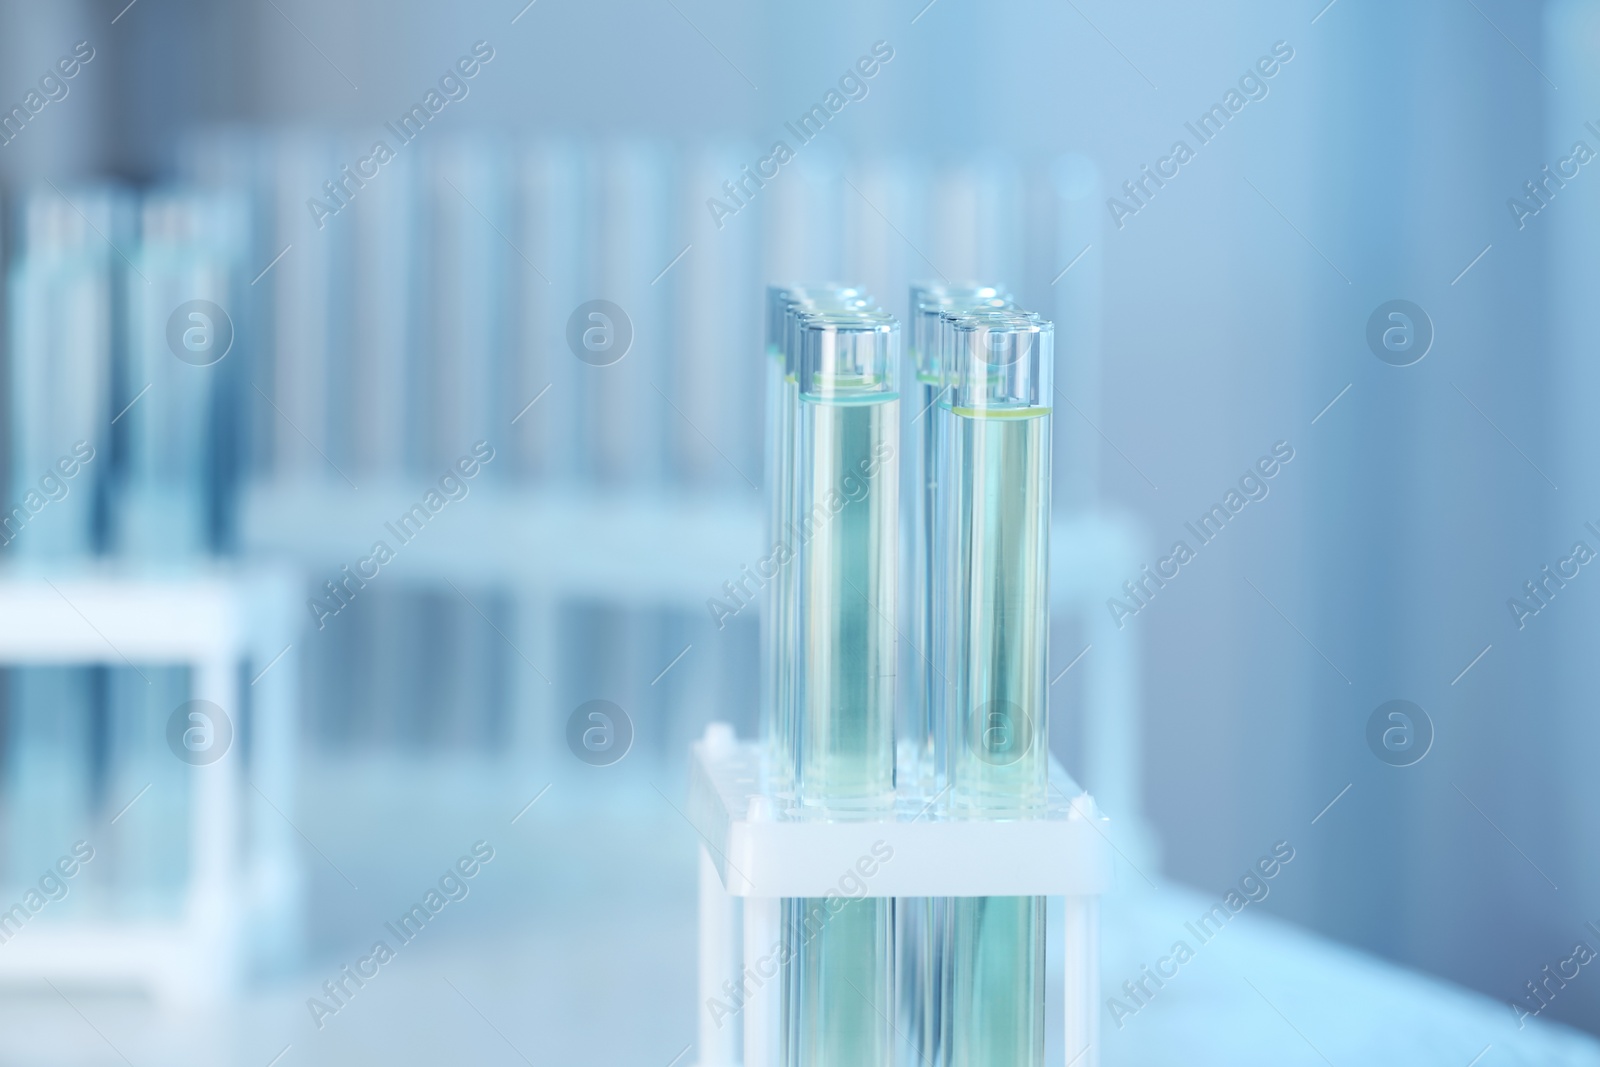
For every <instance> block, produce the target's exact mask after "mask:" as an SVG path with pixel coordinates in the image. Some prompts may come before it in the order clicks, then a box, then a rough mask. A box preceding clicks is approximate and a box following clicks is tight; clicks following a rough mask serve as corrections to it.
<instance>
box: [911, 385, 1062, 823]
mask: <svg viewBox="0 0 1600 1067" xmlns="http://www.w3.org/2000/svg"><path fill="white" fill-rule="evenodd" d="M1034 410H1036V411H1037V414H1033V415H1030V416H1023V417H1016V416H1010V417H994V416H989V417H971V416H968V415H966V414H963V413H961V412H958V411H952V410H950V409H949V408H942V409H941V415H942V416H944V420H945V421H944V430H945V432H947V433H949V434H950V438H949V440H948V442H947V455H948V457H949V462H948V466H949V469H948V470H947V471H946V472H945V477H947V478H949V479H950V484H949V487H948V489H949V491H948V492H947V494H946V499H945V502H944V503H945V506H946V507H948V508H951V509H953V511H952V513H950V514H947V515H946V516H945V522H944V526H943V529H944V530H946V531H948V538H949V540H950V543H949V544H948V545H942V546H941V548H940V552H941V559H940V565H941V566H943V567H947V568H949V570H948V573H947V577H948V585H947V586H946V588H947V590H948V602H947V603H943V604H941V605H940V607H939V614H940V616H941V620H942V621H941V625H942V626H944V628H945V629H946V635H947V639H946V643H945V656H944V662H943V675H944V677H943V678H942V679H941V680H942V681H943V682H944V683H945V686H946V689H945V691H946V694H947V696H948V700H949V704H948V707H947V709H946V710H947V713H948V719H947V729H948V738H947V744H948V746H949V761H950V762H949V765H950V784H951V797H952V801H953V803H954V804H955V805H956V806H957V807H958V808H967V809H982V810H984V811H988V812H992V813H996V814H1005V813H1008V812H1020V811H1025V810H1029V809H1037V808H1040V807H1042V806H1043V805H1044V802H1045V790H1046V788H1047V786H1048V782H1049V722H1048V718H1047V712H1048V708H1047V703H1046V701H1047V689H1048V681H1047V679H1046V673H1047V666H1046V655H1047V649H1048V643H1049V625H1050V616H1049V599H1048V597H1049V540H1048V534H1049V521H1050V420H1049V418H1048V410H1047V409H1043V410H1041V409H1034Z"/></svg>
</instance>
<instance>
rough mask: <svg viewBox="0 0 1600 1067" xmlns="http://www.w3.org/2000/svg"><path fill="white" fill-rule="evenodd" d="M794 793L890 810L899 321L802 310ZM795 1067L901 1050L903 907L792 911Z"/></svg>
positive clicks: (834, 902) (880, 1057) (870, 1059)
mask: <svg viewBox="0 0 1600 1067" xmlns="http://www.w3.org/2000/svg"><path fill="white" fill-rule="evenodd" d="M795 320H796V326H797V330H796V334H797V338H798V340H799V348H798V353H799V358H798V360H797V362H796V369H797V371H798V374H797V384H798V387H799V398H800V406H799V417H798V421H797V428H798V431H799V433H798V437H797V442H796V447H797V456H796V459H797V464H796V483H795V488H796V492H795V516H794V517H795V524H796V527H797V535H798V546H799V547H798V550H797V557H796V563H797V570H798V572H799V579H800V581H799V596H798V600H797V603H796V608H797V619H798V634H797V636H798V638H799V641H798V649H797V653H798V654H797V664H798V676H797V682H798V690H797V695H798V697H799V712H800V732H799V744H800V752H799V756H800V761H799V792H800V799H801V802H802V804H804V805H806V806H808V807H810V808H812V809H814V810H815V811H817V812H818V813H819V814H821V815H825V816H827V817H830V818H840V817H843V818H849V817H852V816H854V817H861V816H864V815H869V814H872V813H875V812H885V811H888V810H891V809H892V806H893V803H894V696H895V685H894V682H895V678H894V667H895V659H894V657H895V653H896V645H895V637H896V632H895V627H894V622H893V618H894V611H895V603H896V601H895V593H896V577H897V574H896V571H897V562H898V537H899V528H898V521H897V520H898V514H899V501H898V496H897V491H898V486H899V478H898V474H899V468H898V451H899V450H898V442H899V394H898V392H897V379H898V375H897V371H898V368H897V360H898V357H899V326H898V324H897V323H896V322H895V321H894V319H893V318H892V317H890V316H888V315H887V314H885V313H883V312H881V311H845V312H826V311H821V312H813V313H810V314H804V315H797V316H796V317H795ZM787 910H788V923H787V925H786V930H787V934H788V936H789V938H790V945H791V948H792V951H793V959H794V961H795V962H794V971H793V976H792V996H793V1002H792V1008H791V1012H790V1016H789V1018H790V1025H789V1028H788V1029H789V1033H790V1038H791V1044H790V1046H789V1047H790V1051H791V1057H790V1062H791V1063H792V1064H793V1065H794V1067H835V1065H838V1064H851V1063H862V1064H868V1063H871V1064H882V1063H890V1062H892V1059H893V1056H894V1026H893V1022H892V1015H891V1013H892V1012H893V1010H894V1001H893V995H894V901H893V900H891V899H888V898H881V897H877V898H874V897H862V898H859V899H845V898H837V897H835V898H801V899H796V900H793V901H790V902H789V907H788V909H787Z"/></svg>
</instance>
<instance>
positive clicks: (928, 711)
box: [905, 382, 943, 787]
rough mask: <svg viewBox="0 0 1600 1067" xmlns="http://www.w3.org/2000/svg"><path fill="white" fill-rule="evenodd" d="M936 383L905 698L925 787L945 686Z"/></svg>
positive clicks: (925, 438) (918, 494) (916, 468)
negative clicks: (939, 638) (939, 639)
mask: <svg viewBox="0 0 1600 1067" xmlns="http://www.w3.org/2000/svg"><path fill="white" fill-rule="evenodd" d="M939 391H940V390H939V386H938V384H937V383H931V384H930V383H928V382H920V383H919V385H918V387H917V410H918V411H919V412H921V415H920V416H919V417H918V419H917V427H916V431H917V432H916V450H915V453H914V454H913V456H912V459H911V463H912V466H913V469H912V472H911V479H912V482H913V491H912V495H911V500H912V505H911V506H912V516H911V576H912V578H911V580H912V581H913V582H914V583H915V586H914V588H913V591H912V610H913V612H914V615H913V618H914V620H915V622H914V625H915V627H916V629H915V630H914V634H915V638H914V639H915V641H916V648H915V650H914V651H913V652H912V654H911V659H912V661H913V663H914V667H915V671H914V674H913V676H912V677H913V680H914V684H911V685H908V686H907V687H906V688H907V689H908V690H909V692H908V693H906V694H905V697H906V703H907V705H908V707H909V709H910V713H909V714H908V716H907V719H908V731H907V735H906V736H907V739H908V740H909V741H910V742H911V745H912V751H913V752H914V753H915V756H916V763H915V768H916V772H917V777H918V779H919V784H921V785H923V786H924V787H927V786H930V785H932V784H933V782H934V777H935V774H936V772H937V768H938V759H939V753H940V751H941V750H942V748H943V743H942V742H941V741H940V740H939V738H938V735H939V732H940V727H941V725H942V723H943V718H942V715H941V712H940V707H939V703H940V702H939V699H938V697H939V694H940V693H941V692H942V686H941V685H940V682H939V675H938V673H937V672H936V670H935V669H934V659H935V657H936V656H937V653H936V652H935V650H934V636H933V635H934V630H933V615H934V606H933V589H934V581H935V575H934V560H935V559H937V558H938V557H937V556H936V555H935V553H934V547H933V537H934V527H935V524H936V522H937V517H938V511H937V496H938V489H939V466H938V453H937V442H938V430H939V423H940V417H939V415H940V413H939V411H938V410H937V408H936V407H935V405H934V398H935V397H937V396H938V395H939Z"/></svg>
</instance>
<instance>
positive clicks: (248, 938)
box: [0, 565, 305, 1004]
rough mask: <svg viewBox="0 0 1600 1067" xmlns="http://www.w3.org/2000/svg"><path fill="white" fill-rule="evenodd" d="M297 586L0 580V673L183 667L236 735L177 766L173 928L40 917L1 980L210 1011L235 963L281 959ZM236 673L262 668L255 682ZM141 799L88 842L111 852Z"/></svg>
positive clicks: (79, 573) (95, 572)
mask: <svg viewBox="0 0 1600 1067" xmlns="http://www.w3.org/2000/svg"><path fill="white" fill-rule="evenodd" d="M298 588H299V587H298V582H297V581H296V580H295V579H294V578H293V577H292V576H290V575H287V574H285V573H281V572H274V571H265V570H259V569H257V570H250V571H239V570H231V569H203V570H202V569H197V570H192V571H184V572H178V573H155V572H152V571H148V570H140V569H128V568H121V567H114V566H109V565H108V566H103V567H88V566H85V567H82V568H77V569H74V570H72V571H66V572H64V571H63V570H60V569H57V570H52V571H51V572H50V573H49V574H48V575H46V574H43V573H40V572H38V571H20V570H17V569H14V568H13V569H11V570H9V571H7V572H5V573H4V574H3V575H0V603H3V604H5V605H6V610H5V611H4V612H0V663H3V664H5V665H8V666H9V665H27V666H42V665H68V666H86V665H93V664H109V665H116V666H128V667H132V668H133V669H135V670H137V669H138V668H137V666H136V665H137V664H144V665H146V666H156V665H161V666H169V665H175V666H186V667H188V668H189V669H190V671H191V675H190V678H191V681H190V698H191V699H194V700H206V701H210V702H211V703H213V704H216V705H217V706H218V707H220V708H222V709H224V712H225V713H226V714H227V715H228V716H229V718H230V720H231V726H232V729H231V739H230V741H229V747H228V749H227V750H226V751H225V752H224V753H223V755H222V756H221V757H220V758H217V759H216V760H215V761H213V762H210V763H206V764H203V765H198V766H190V767H187V768H186V770H187V771H188V775H187V777H188V791H189V801H188V804H187V812H188V825H187V830H186V849H185V851H186V857H185V858H186V864H187V877H186V884H185V886H184V890H183V893H182V899H181V903H180V907H179V912H178V916H177V918H176V919H175V920H172V921H162V920H159V919H133V920H121V919H117V918H114V917H107V916H103V915H96V914H91V915H87V916H80V917H78V918H76V919H75V920H74V921H72V922H59V923H57V922H51V921H50V919H51V915H50V913H49V912H48V911H46V912H44V913H43V915H42V916H41V917H40V919H38V920H37V921H30V922H29V923H28V924H27V925H25V926H23V927H22V928H21V929H20V930H19V931H17V932H16V933H14V934H13V935H12V936H11V938H10V940H8V941H7V943H6V945H5V949H4V951H3V952H0V983H5V984H11V983H22V982H30V983H31V982H36V981H38V980H39V979H41V978H43V979H48V980H50V981H52V982H56V983H59V984H64V985H68V986H74V987H79V988H84V987H87V988H93V989H124V988H127V987H129V986H132V987H135V988H139V989H142V990H144V991H146V992H147V993H149V994H151V995H153V996H154V997H156V998H157V999H159V1000H162V1001H166V1002H170V1003H177V1004H197V1003H211V1002H217V1001H220V1000H224V999H226V998H227V997H228V996H229V995H230V994H231V993H232V992H233V990H234V989H235V988H236V987H237V986H238V984H239V981H240V979H241V977H242V976H243V974H244V972H245V970H246V968H248V967H250V966H251V965H253V964H262V963H269V962H276V960H275V959H274V957H278V958H280V959H281V957H282V955H283V954H284V953H289V952H292V951H293V941H294V938H295V937H296V936H297V934H298V932H299V931H300V929H301V926H302V923H301V918H302V917H301V915H300V912H301V910H302V909H303V906H304V905H303V897H304V892H305V885H304V874H303V872H302V871H301V868H300V862H299V848H298V844H297V842H296V841H295V830H294V828H293V826H292V824H291V823H290V821H289V820H291V819H292V818H293V817H294V816H293V806H292V805H293V797H294V758H295V749H296V744H295V728H296V721H297V717H296V714H295V712H296V706H295V705H296V700H297V696H298V692H297V689H298V678H297V674H296V672H297V669H298V666H297V657H296V656H295V655H294V653H293V652H292V651H288V650H287V646H289V645H291V643H292V642H293V641H295V640H296V638H297V633H296V631H297V627H298V622H297V620H296V619H295V617H294V611H295V608H296V603H295V600H296V594H297V592H298ZM269 664H270V669H268V667H269ZM246 665H253V667H252V668H251V669H253V670H254V671H256V672H259V673H257V674H255V675H254V677H253V681H252V679H251V677H249V676H247V675H246V674H245V670H246ZM246 690H248V691H249V698H248V706H249V709H250V712H249V715H248V717H247V716H245V715H243V714H241V711H242V709H243V708H244V707H245V706H246V697H245V692H246ZM149 725H151V724H147V726H149ZM162 725H163V726H164V725H165V723H163V724H162ZM216 736H218V737H220V736H221V735H220V733H219V734H218V735H216ZM163 755H165V754H163ZM167 758H170V759H172V760H173V761H174V762H175V763H177V762H180V761H179V759H178V757H177V755H175V754H174V755H172V756H170V757H167ZM152 784H153V783H152ZM163 784H165V783H163ZM139 796H143V793H140V794H139ZM139 796H136V797H131V798H128V799H127V806H126V807H124V808H123V810H122V811H119V812H117V813H116V814H115V815H113V816H111V818H110V820H109V821H108V822H107V823H105V824H103V825H102V826H100V827H98V828H97V829H98V830H99V832H100V835H103V836H98V837H97V838H96V839H95V840H91V841H90V845H91V846H98V847H97V851H99V852H101V853H102V854H103V853H105V852H106V851H108V846H109V845H110V844H111V843H112V842H113V841H114V839H115V838H116V836H117V835H118V834H119V833H123V832H126V831H127V830H128V829H129V827H128V825H126V824H125V825H123V826H122V827H118V826H117V825H116V822H117V821H118V820H120V819H121V818H122V817H123V815H124V814H132V813H137V811H138V809H137V808H136V807H135V806H134V805H135V804H136V803H137V802H138V800H139ZM258 799H259V800H265V801H266V804H265V805H263V804H262V803H260V802H256V801H258ZM118 803H119V804H120V803H121V801H120V800H119V801H118ZM150 803H151V801H146V804H150ZM14 814H16V815H19V816H20V817H23V818H26V817H28V813H26V812H20V813H14ZM39 814H42V813H34V815H35V816H37V815H39ZM131 821H132V820H131V819H130V822H131ZM67 844H68V843H67V842H62V847H63V848H65V846H66V845H67ZM103 865H104V861H102V866H103ZM80 877H81V876H80ZM8 903H9V902H8Z"/></svg>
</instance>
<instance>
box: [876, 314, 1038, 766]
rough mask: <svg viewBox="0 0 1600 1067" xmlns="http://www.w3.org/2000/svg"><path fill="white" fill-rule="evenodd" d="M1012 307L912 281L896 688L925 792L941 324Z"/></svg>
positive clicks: (934, 749)
mask: <svg viewBox="0 0 1600 1067" xmlns="http://www.w3.org/2000/svg"><path fill="white" fill-rule="evenodd" d="M1010 306H1011V300H1010V297H1009V296H1008V295H1007V294H1006V292H1005V291H1004V290H1003V289H1001V288H1000V287H999V286H994V285H969V286H959V287H953V286H944V285H931V284H920V285H913V286H912V287H911V319H910V322H909V324H908V328H907V334H906V356H907V363H908V365H909V367H910V369H911V373H912V375H913V376H914V377H915V379H916V385H915V386H914V387H913V395H912V396H911V399H912V401H913V402H914V403H915V404H916V413H915V415H914V416H913V419H914V422H915V425H914V426H913V427H911V428H910V429H911V433H910V435H911V437H912V438H913V440H911V441H910V442H908V446H909V447H908V455H907V459H906V462H907V465H908V466H909V468H910V469H909V471H908V472H907V480H908V482H909V484H910V485H911V487H912V491H911V494H910V496H909V497H908V503H909V505H910V512H911V513H910V515H908V516H907V520H908V523H909V526H908V528H909V530H910V537H909V541H908V547H909V549H910V554H911V568H910V575H911V586H912V588H911V591H910V593H911V610H912V618H913V620H914V622H913V625H914V626H915V630H914V632H913V635H912V638H913V640H914V641H915V643H916V644H915V648H914V649H913V650H912V652H911V657H912V658H911V660H910V661H909V668H910V669H909V673H908V675H907V679H906V684H905V686H904V688H903V690H902V692H901V704H902V706H903V707H904V708H905V709H906V714H905V716H904V718H903V722H902V725H903V728H902V731H901V736H902V738H903V739H904V740H905V741H907V742H908V743H909V746H910V748H911V750H912V753H911V755H912V759H911V764H910V769H911V773H912V774H913V775H915V781H916V782H917V784H918V786H919V787H921V788H922V789H923V790H924V791H925V792H929V793H932V792H934V791H936V790H937V789H938V788H939V786H940V783H939V782H938V780H937V779H938V778H939V777H940V771H941V768H942V766H943V754H944V753H943V749H944V746H943V742H942V734H943V733H944V730H943V717H942V715H941V714H940V711H939V707H938V696H939V693H940V690H941V687H940V686H939V685H938V684H937V677H938V676H937V672H936V671H935V668H934V657H935V652H934V648H933V603H932V598H933V587H934V580H933V560H934V556H933V525H934V516H935V514H936V512H935V506H934V499H935V496H936V494H937V490H938V482H939V479H938V476H937V474H938V465H937V463H936V462H935V442H936V440H937V436H938V427H939V422H940V420H939V418H938V415H937V414H936V413H935V412H934V411H933V410H932V409H933V406H934V404H935V402H936V399H937V397H938V395H939V389H940V375H939V363H938V345H937V340H938V324H939V320H940V316H941V315H942V314H943V313H944V312H946V311H967V310H977V309H979V308H994V309H998V308H1005V307H1010Z"/></svg>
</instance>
